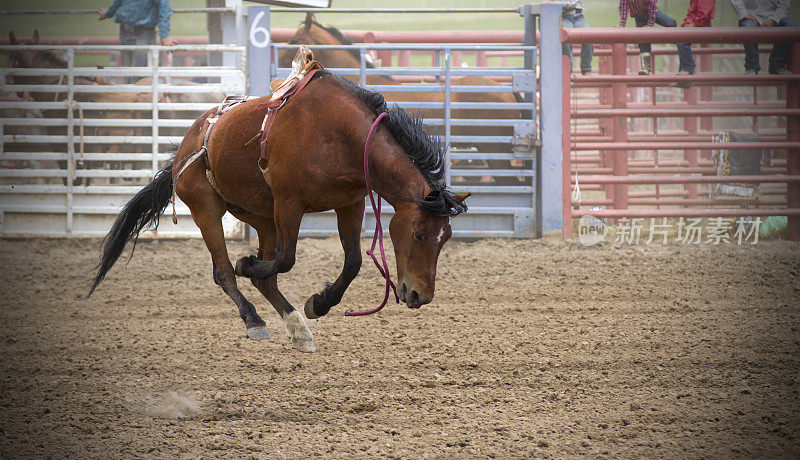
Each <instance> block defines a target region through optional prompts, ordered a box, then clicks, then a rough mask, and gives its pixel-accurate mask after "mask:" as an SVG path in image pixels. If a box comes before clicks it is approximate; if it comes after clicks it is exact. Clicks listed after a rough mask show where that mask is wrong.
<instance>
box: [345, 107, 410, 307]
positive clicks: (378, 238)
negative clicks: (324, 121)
mask: <svg viewBox="0 0 800 460" xmlns="http://www.w3.org/2000/svg"><path fill="white" fill-rule="evenodd" d="M385 116H386V112H383V113H381V114H380V115H378V118H376V119H375V122H374V123H372V127H371V128H370V129H369V134H368V135H367V142H366V143H365V145H364V181H365V182H366V184H367V193H368V194H369V201H370V203H372V212H373V213H374V214H375V234H374V235H373V236H372V247H371V248H369V251H367V254H369V256H370V257H372V261H373V262H375V266H376V267H378V271H379V272H381V276H383V278H384V279H385V280H386V292H385V293H384V296H383V302H381V304H380V305H379V306H378V307H376V308H373V309H372V310H366V311H346V312H344V315H345V316H365V315H371V314H373V313H377V312H379V311H381V309H382V308H383V307H385V306H386V302H388V301H389V288H391V290H392V291H393V292H394V301H395V302H396V303H400V298H399V297H398V296H397V288H395V285H394V283H392V278H391V276H390V275H389V264H388V263H386V252H385V251H384V249H383V226H382V225H381V197H380V195H378V204H377V205H376V204H375V198H374V197H373V196H372V187H371V186H370V184H369V144H370V141H372V134H373V133H374V132H375V129H376V128H377V127H378V123H380V122H381V119H383V117H385ZM376 243H379V244H378V247H379V249H380V251H381V263H378V259H377V258H376V257H375V244H376Z"/></svg>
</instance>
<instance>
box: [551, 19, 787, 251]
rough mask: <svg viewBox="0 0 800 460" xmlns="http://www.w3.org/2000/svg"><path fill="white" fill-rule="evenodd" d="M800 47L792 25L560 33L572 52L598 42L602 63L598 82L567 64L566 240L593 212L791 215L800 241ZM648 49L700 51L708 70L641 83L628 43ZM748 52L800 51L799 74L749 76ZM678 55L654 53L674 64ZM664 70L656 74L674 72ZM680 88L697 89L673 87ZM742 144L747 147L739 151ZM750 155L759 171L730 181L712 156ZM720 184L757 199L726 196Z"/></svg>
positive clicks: (656, 76)
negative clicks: (577, 221) (686, 46)
mask: <svg viewBox="0 0 800 460" xmlns="http://www.w3.org/2000/svg"><path fill="white" fill-rule="evenodd" d="M799 37H800V31H798V29H797V28H787V27H776V28H772V29H769V30H764V29H763V28H762V29H737V28H732V29H721V28H715V29H697V28H692V29H680V30H676V29H652V28H649V29H624V30H620V29H564V30H562V39H563V41H564V43H570V44H580V43H594V44H599V50H598V54H600V73H599V74H598V75H591V76H581V75H579V74H576V73H572V74H571V73H570V72H569V63H568V62H567V60H566V58H565V59H564V60H563V62H562V65H563V66H564V73H563V78H564V83H563V86H564V98H563V106H564V111H563V114H564V119H563V127H564V128H563V129H564V133H565V134H567V135H565V136H564V144H563V150H564V153H565V155H564V162H563V175H564V177H563V194H564V200H563V204H564V210H563V213H564V216H565V221H566V224H565V225H564V235H565V236H569V235H570V234H571V232H572V227H573V226H572V225H571V224H570V221H569V219H570V218H578V217H581V216H584V215H587V214H589V215H593V216H596V217H600V218H612V219H613V218H621V217H626V218H627V217H629V218H637V217H662V218H663V217H709V218H710V217H741V216H776V215H780V216H788V222H789V224H788V237H789V238H790V239H793V240H798V239H800V92H798V85H800V43H798V42H800V40H798V38H799ZM651 42H652V43H678V42H691V43H693V44H694V45H693V51H694V54H695V57H696V59H698V60H699V66H698V68H697V72H696V73H695V75H691V76H677V75H675V73H676V71H677V70H676V69H675V68H674V67H671V68H670V67H668V68H667V69H665V70H666V71H665V72H658V73H656V74H654V75H644V76H640V75H636V71H637V70H638V49H631V48H629V47H628V46H627V44H631V43H651ZM744 42H756V43H762V44H765V43H776V42H795V46H794V52H793V55H792V58H791V64H790V69H791V71H792V72H793V75H769V74H766V72H764V73H763V74H760V75H744V68H743V65H742V63H743V61H744V59H743V50H742V47H741V43H744ZM712 44H737V45H738V46H736V47H733V46H726V47H717V46H714V47H712V46H711V45H712ZM674 50H675V49H674V48H671V49H663V48H662V49H660V50H659V49H657V50H655V54H661V55H666V56H669V55H674V53H675V51H674ZM769 50H770V47H762V48H761V51H762V53H763V52H768V51H769ZM732 58H735V59H736V61H735V62H736V65H735V66H733V65H731V62H732ZM672 61H673V65H674V59H673V60H672ZM632 63H635V64H634V65H630V64H632ZM656 64H657V69H659V68H664V67H663V66H668V64H669V62H668V61H667V60H665V61H664V62H663V63H662V62H657V63H656ZM765 68H766V66H765ZM670 70H671V72H670ZM676 82H686V83H689V82H690V83H692V86H691V88H689V89H680V88H674V87H670V84H674V83H676ZM723 132H724V133H725V134H724V135H720V134H721V133H723ZM737 136H740V137H741V136H745V137H744V138H745V139H746V140H747V141H746V142H733V138H734V137H737ZM747 136H749V137H747ZM744 149H750V150H755V151H756V152H757V153H759V152H758V151H763V153H764V154H763V158H761V160H762V164H761V165H760V167H759V166H758V164H756V165H755V168H754V172H751V173H745V174H743V173H741V172H739V173H738V174H737V173H736V172H733V173H730V172H728V173H725V172H724V171H723V169H724V168H723V169H720V164H719V161H715V160H714V158H713V156H714V155H713V154H714V153H715V152H716V154H717V160H719V159H720V157H719V154H720V152H737V151H738V152H741V151H742V150H744ZM758 156H759V157H762V154H759V155H758ZM731 174H732V175H731ZM716 184H729V185H732V186H733V187H734V188H735V187H737V186H747V187H749V191H748V190H745V192H747V193H741V194H739V196H737V194H735V193H734V194H720V193H718V191H719V187H718V186H717V185H716ZM759 184H760V185H759ZM576 189H577V190H576ZM741 189H743V187H742V188H740V190H741ZM570 196H572V199H570Z"/></svg>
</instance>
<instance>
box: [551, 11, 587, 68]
mask: <svg viewBox="0 0 800 460" xmlns="http://www.w3.org/2000/svg"><path fill="white" fill-rule="evenodd" d="M555 3H558V4H560V5H561V6H562V10H561V27H563V28H565V29H566V28H576V29H580V28H584V27H589V23H588V22H586V18H584V17H583V4H582V3H581V0H556V1H555ZM561 46H562V52H563V54H564V55H565V56H569V68H570V70H572V45H569V44H565V45H561ZM593 54H594V45H592V44H591V43H584V44H582V45H581V75H589V74H591V73H592V55H593Z"/></svg>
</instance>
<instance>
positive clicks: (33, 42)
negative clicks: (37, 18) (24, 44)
mask: <svg viewBox="0 0 800 460" xmlns="http://www.w3.org/2000/svg"><path fill="white" fill-rule="evenodd" d="M38 44H39V29H36V30H34V31H33V39H32V40H31V45H38Z"/></svg>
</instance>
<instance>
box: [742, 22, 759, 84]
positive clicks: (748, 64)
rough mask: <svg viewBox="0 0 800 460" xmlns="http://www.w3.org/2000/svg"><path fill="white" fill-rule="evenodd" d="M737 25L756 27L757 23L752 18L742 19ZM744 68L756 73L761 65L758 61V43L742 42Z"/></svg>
mask: <svg viewBox="0 0 800 460" xmlns="http://www.w3.org/2000/svg"><path fill="white" fill-rule="evenodd" d="M739 27H758V23H757V22H756V21H753V20H752V19H742V20H741V21H739ZM744 70H745V71H754V72H756V73H758V71H759V70H761V65H760V64H759V63H758V43H745V44H744Z"/></svg>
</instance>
